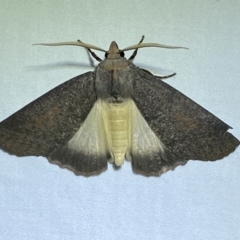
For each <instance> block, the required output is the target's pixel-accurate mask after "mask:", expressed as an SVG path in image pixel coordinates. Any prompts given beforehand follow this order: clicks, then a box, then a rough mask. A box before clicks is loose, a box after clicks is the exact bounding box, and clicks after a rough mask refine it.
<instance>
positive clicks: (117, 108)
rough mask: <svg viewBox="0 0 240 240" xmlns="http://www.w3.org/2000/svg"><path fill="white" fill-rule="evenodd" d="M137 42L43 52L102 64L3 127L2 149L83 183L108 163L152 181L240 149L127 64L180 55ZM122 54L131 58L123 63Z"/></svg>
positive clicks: (190, 106)
mask: <svg viewBox="0 0 240 240" xmlns="http://www.w3.org/2000/svg"><path fill="white" fill-rule="evenodd" d="M142 41H143V38H142V39H141V41H140V42H139V43H138V44H137V45H133V46H130V47H127V48H125V49H123V50H120V49H119V48H118V46H117V44H116V42H112V43H111V45H110V47H109V50H108V51H105V50H103V49H101V48H99V47H96V46H94V45H91V44H86V43H83V42H81V41H80V40H79V41H77V42H64V43H54V44H42V45H50V46H59V45H78V46H82V47H85V48H86V49H87V50H88V51H89V52H90V54H91V55H92V56H93V57H94V58H95V59H96V60H98V61H100V64H99V65H98V66H97V67H96V69H95V71H94V72H87V73H85V74H82V75H79V76H77V77H75V78H73V79H70V80H69V81H67V82H65V83H63V84H61V85H59V86H58V87H56V88H54V89H52V90H51V91H49V92H47V93H46V94H44V95H43V96H41V97H40V98H38V99H36V100H35V101H33V102H32V103H30V104H28V105H27V106H25V107H24V108H22V109H20V110H19V111H18V112H16V113H14V114H13V115H12V116H10V117H8V118H7V119H5V120H3V121H2V122H1V123H0V148H2V149H3V150H4V151H6V152H8V153H10V154H15V155H17V156H29V155H34V156H45V157H47V158H48V160H49V161H50V162H51V163H55V164H58V165H59V166H60V167H63V168H67V169H69V170H71V171H73V172H74V173H75V174H76V175H86V176H89V175H93V174H98V173H100V172H102V171H104V170H105V169H106V168H107V162H108V161H110V162H113V163H114V164H115V165H116V166H121V165H122V164H123V162H124V159H126V160H131V162H132V167H133V170H134V171H135V172H137V173H141V174H144V175H147V176H158V175H160V174H162V173H164V172H166V171H167V170H173V169H175V167H176V166H178V165H184V164H185V163H186V162H187V161H188V160H190V159H196V160H203V161H214V160H217V159H221V158H223V157H225V156H227V155H229V154H230V153H231V152H233V151H234V150H235V149H236V147H237V146H238V145H239V143H240V142H239V140H238V139H237V138H235V137H234V136H233V135H232V134H231V133H229V132H228V129H229V128H230V126H229V125H227V124H226V123H224V122H223V121H221V120H220V119H218V118H217V117H216V116H214V115H213V114H211V113H210V112H208V111H207V110H206V109H204V108H202V107H201V106H200V105H198V104H197V103H195V102H194V101H192V100H191V99H189V98H188V97H186V96H185V95H183V94H182V93H180V92H179V91H177V90H176V89H174V88H172V87H171V86H169V85H168V84H166V83H165V82H163V81H162V80H161V77H157V76H154V75H152V74H151V73H150V72H148V71H147V70H144V69H141V68H138V67H137V66H135V65H134V64H133V63H132V62H131V60H133V59H134V57H135V56H136V54H137V50H138V49H139V48H142V47H162V48H181V47H171V46H166V45H162V44H157V43H142ZM91 49H95V50H99V51H103V52H105V57H106V58H105V59H104V60H101V59H100V58H98V57H97V56H96V54H95V53H93V52H92V51H91ZM128 50H134V53H133V54H132V56H131V57H130V58H129V59H128V60H127V59H125V58H124V51H128ZM173 75H174V74H172V75H170V76H173ZM166 77H169V76H166ZM166 77H165V78H166Z"/></svg>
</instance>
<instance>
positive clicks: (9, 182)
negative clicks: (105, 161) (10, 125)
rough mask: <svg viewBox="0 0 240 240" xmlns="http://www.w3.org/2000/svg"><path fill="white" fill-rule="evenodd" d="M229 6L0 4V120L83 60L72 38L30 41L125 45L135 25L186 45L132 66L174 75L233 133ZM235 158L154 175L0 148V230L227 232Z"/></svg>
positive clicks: (235, 40) (233, 21)
mask: <svg viewBox="0 0 240 240" xmlns="http://www.w3.org/2000/svg"><path fill="white" fill-rule="evenodd" d="M239 12H240V2H239V1H231V2H230V1H224V0H221V1H217V0H214V1H212V0H211V1H210V0H203V1H197V0H192V1H179V0H171V1H169V0H168V1H167V0H164V1H126V0H121V1H120V0H117V1H93V0H89V1H77V0H76V1H55V0H52V1H36V0H34V1H16V0H15V1H1V8H0V26H1V27H0V29H1V38H0V41H1V44H0V52H1V65H0V72H1V79H0V120H3V119H5V118H6V117H8V116H9V115H10V114H12V113H13V112H15V111H17V110H19V109H20V108H21V107H23V106H24V105H26V104H27V103H29V102H30V101H32V100H34V99H36V98H37V97H38V96H40V95H42V94H43V93H45V92H46V91H48V90H49V89H51V88H53V87H54V86H56V85H58V84H60V83H62V82H64V81H66V80H68V79H70V78H72V77H74V76H76V75H78V74H81V73H83V72H86V71H88V70H89V69H91V68H89V66H90V62H89V59H88V56H87V54H86V52H85V50H84V49H81V48H80V47H79V48H78V47H67V46H66V47H40V46H35V47H32V46H31V44H33V43H38V42H58V41H74V40H77V39H80V40H82V41H83V42H88V43H90V44H94V45H96V46H99V47H101V48H104V49H108V47H109V44H110V43H111V41H113V40H115V41H117V43H118V45H119V47H120V48H125V47H128V46H130V45H133V44H136V43H137V42H138V41H139V40H140V38H141V36H142V35H143V34H144V35H145V36H146V39H145V42H159V43H161V44H168V45H177V46H184V47H188V48H189V49H190V50H168V49H157V48H156V49H150V48H146V49H139V53H138V56H137V57H136V60H135V63H136V65H139V66H140V67H143V68H146V69H148V70H150V71H152V72H153V73H154V74H158V75H160V74H169V73H172V72H177V76H176V77H174V78H172V79H169V80H167V82H169V83H170V84H172V85H173V86H175V87H176V88H177V89H179V90H180V91H182V92H184V93H185V94H186V95H187V96H189V97H191V98H192V99H194V100H195V101H197V102H198V103H199V104H201V105H202V106H204V107H205V108H206V109H208V110H209V111H211V112H212V113H214V114H215V115H217V116H218V117H219V118H220V119H222V120H223V121H225V122H226V123H228V124H229V125H230V126H232V127H234V129H233V130H231V132H232V133H233V134H234V135H235V136H236V137H238V138H240V121H239V119H240V109H239V103H240V94H239V89H240V72H239V62H240V47H239V36H240V28H239V25H240V14H239ZM128 54H129V55H130V53H127V56H129V55H128ZM98 55H99V56H100V57H103V54H102V53H99V54H98ZM239 156H240V149H237V150H236V151H235V152H234V153H233V154H231V155H230V156H229V157H227V158H225V159H224V160H222V161H217V162H212V163H206V162H197V161H195V162H194V161H190V162H188V164H187V165H186V166H184V167H178V168H176V170H175V171H174V172H167V173H166V174H163V175H162V176H161V177H160V178H155V177H151V178H147V177H142V176H140V175H135V174H133V173H132V171H131V165H130V163H127V162H125V164H124V165H123V167H122V168H121V169H120V170H115V169H113V167H112V165H109V169H108V171H106V172H104V173H103V174H101V175H100V176H96V177H88V178H86V177H76V176H75V175H74V174H73V173H72V172H70V171H68V170H62V169H60V168H59V167H58V166H56V165H51V164H49V163H48V161H47V160H46V159H44V158H40V157H39V158H37V157H26V158H17V157H15V156H10V155H8V154H6V153H4V152H2V151H0V163H1V170H0V199H1V200H0V213H1V214H0V238H1V239H4V240H8V239H9V240H13V239H41V240H42V239H61V240H65V239H71V240H75V239H104V240H105V239H138V240H141V239H144V240H146V239H164V240H173V239H183V240H185V239H194V240H205V239H212V240H215V239H217V240H226V239H238V238H240V228H239V222H240V215H239V212H240V204H239V202H240V191H239V190H240V157H239Z"/></svg>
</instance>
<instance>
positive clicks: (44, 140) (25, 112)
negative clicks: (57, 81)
mask: <svg viewBox="0 0 240 240" xmlns="http://www.w3.org/2000/svg"><path fill="white" fill-rule="evenodd" d="M94 79H95V75H94V73H93V72H88V73H85V74H83V75H80V76H77V77H75V78H73V79H71V80H69V81H67V82H65V83H63V84H61V85H59V86H58V87H56V88H54V89H53V90H51V91H49V92H47V93H46V94H44V95H43V96H41V97H39V98H38V99H36V100H35V101H33V102H31V103H30V104H28V105H27V106H25V107H24V108H22V109H21V110H19V111H18V112H16V113H14V114H13V115H11V116H10V117H8V118H7V119H5V120H4V121H2V122H1V123H0V147H1V148H2V149H3V150H5V151H7V152H8V153H10V154H15V155H17V156H29V155H35V156H45V157H48V156H49V155H50V154H51V153H52V152H53V151H56V150H57V149H59V148H61V147H62V146H63V145H64V144H66V142H68V141H69V140H70V139H71V138H72V136H73V135H74V134H75V132H76V131H77V130H78V129H79V127H80V126H81V125H82V123H83V122H84V120H85V119H86V117H87V115H88V113H89V112H90V110H91V108H92V106H93V105H94V102H95V101H96V93H95V87H94Z"/></svg>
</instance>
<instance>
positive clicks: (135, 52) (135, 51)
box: [128, 35, 144, 61]
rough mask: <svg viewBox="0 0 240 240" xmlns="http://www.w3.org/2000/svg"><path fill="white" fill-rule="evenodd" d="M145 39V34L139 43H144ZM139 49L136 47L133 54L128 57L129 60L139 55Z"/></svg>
mask: <svg viewBox="0 0 240 240" xmlns="http://www.w3.org/2000/svg"><path fill="white" fill-rule="evenodd" d="M143 40H144V35H143V36H142V38H141V40H140V42H139V43H138V44H140V43H142V42H143ZM137 51H138V48H136V49H135V50H134V52H133V54H132V55H131V57H130V58H129V59H128V60H129V61H132V60H133V59H134V58H135V57H136V56H137Z"/></svg>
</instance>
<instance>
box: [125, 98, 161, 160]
mask: <svg viewBox="0 0 240 240" xmlns="http://www.w3.org/2000/svg"><path fill="white" fill-rule="evenodd" d="M130 101H131V109H132V116H131V118H132V119H131V120H132V128H131V132H132V137H131V151H132V154H133V155H136V156H146V157H148V156H150V155H152V153H161V154H162V155H164V149H165V146H164V144H163V143H162V142H161V140H160V139H159V138H158V137H157V136H156V134H155V133H154V132H153V131H152V129H151V128H150V127H149V125H148V123H147V122H146V120H145V119H144V118H143V116H142V114H141V113H140V112H139V110H138V108H137V106H136V105H135V103H134V102H133V101H132V100H130Z"/></svg>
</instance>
